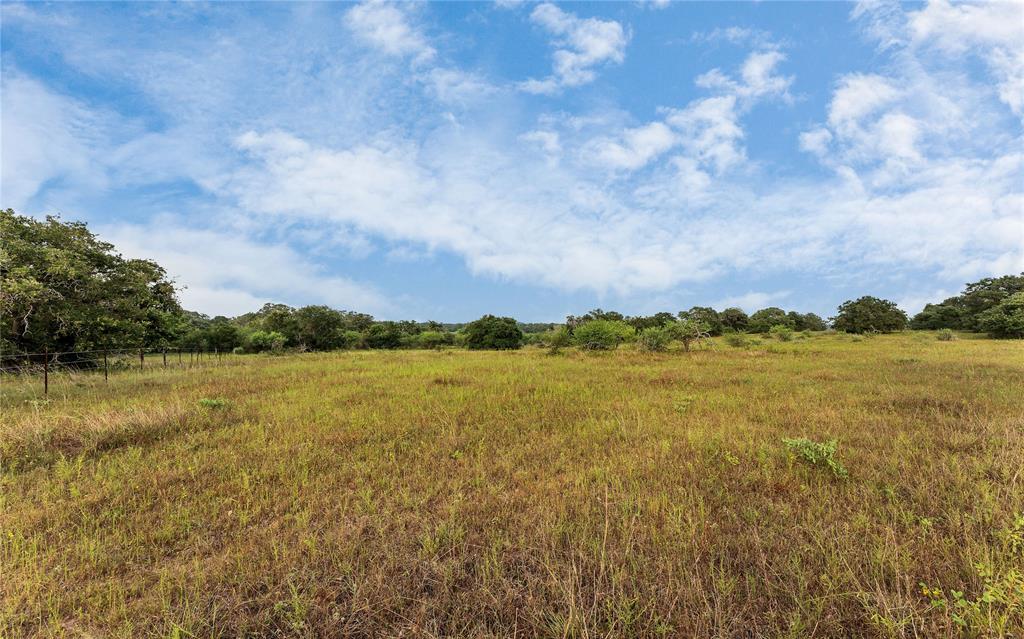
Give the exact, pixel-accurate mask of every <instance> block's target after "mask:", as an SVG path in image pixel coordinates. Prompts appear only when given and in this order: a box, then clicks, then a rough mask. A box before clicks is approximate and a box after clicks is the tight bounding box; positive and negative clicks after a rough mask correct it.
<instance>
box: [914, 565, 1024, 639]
mask: <svg viewBox="0 0 1024 639" xmlns="http://www.w3.org/2000/svg"><path fill="white" fill-rule="evenodd" d="M974 569H975V570H976V571H977V573H978V576H979V577H981V578H982V580H983V581H984V586H982V591H981V594H980V595H979V596H978V597H977V598H975V599H972V598H970V597H969V596H967V595H966V594H965V593H964V592H963V591H960V590H953V589H952V588H951V589H950V590H949V592H946V591H944V590H942V589H941V588H931V587H929V586H928V585H927V584H925V583H924V582H921V583H920V584H919V585H920V586H921V593H922V594H923V595H924V596H925V597H927V598H928V601H929V603H931V606H932V608H934V609H936V610H941V611H942V612H945V613H946V614H948V615H949V618H950V619H952V621H953V623H955V624H956V625H957V626H960V628H962V629H963V630H964V631H966V632H969V633H971V634H972V636H974V633H977V632H981V631H987V632H991V633H992V634H991V635H985V636H992V637H1005V636H1009V635H1007V634H1005V633H1006V631H1007V630H1009V629H1010V628H1012V627H1013V626H1014V625H1015V622H1014V620H1015V619H1016V620H1019V619H1020V618H1021V615H1024V572H1021V571H1020V570H1019V569H1018V568H1010V569H1009V570H1007V571H1005V572H1003V573H1002V574H997V571H995V570H994V569H993V568H992V566H990V565H989V564H986V563H984V562H979V563H977V564H975V566H974ZM979 636H980V635H979Z"/></svg>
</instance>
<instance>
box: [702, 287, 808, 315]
mask: <svg viewBox="0 0 1024 639" xmlns="http://www.w3.org/2000/svg"><path fill="white" fill-rule="evenodd" d="M791 294H792V292H791V291H773V292H762V291H750V292H747V293H744V294H743V295H733V296H730V297H723V298H722V299H720V300H717V301H715V302H714V303H713V304H712V306H713V307H714V308H718V309H722V308H732V307H736V308H739V309H742V310H743V311H745V312H747V313H753V312H755V311H759V310H761V309H762V308H766V307H768V306H772V305H775V304H780V303H782V301H783V300H785V299H786V298H787V297H789V296H790V295H791Z"/></svg>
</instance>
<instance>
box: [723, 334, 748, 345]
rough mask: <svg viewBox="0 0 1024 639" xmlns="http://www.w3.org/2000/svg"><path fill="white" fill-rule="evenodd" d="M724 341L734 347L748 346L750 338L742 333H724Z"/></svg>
mask: <svg viewBox="0 0 1024 639" xmlns="http://www.w3.org/2000/svg"><path fill="white" fill-rule="evenodd" d="M723 339H725V343H726V344H728V345H729V346H732V347H734V348H746V347H747V346H750V339H749V338H748V337H747V336H746V335H744V334H743V333H726V334H725V337H724V338H723Z"/></svg>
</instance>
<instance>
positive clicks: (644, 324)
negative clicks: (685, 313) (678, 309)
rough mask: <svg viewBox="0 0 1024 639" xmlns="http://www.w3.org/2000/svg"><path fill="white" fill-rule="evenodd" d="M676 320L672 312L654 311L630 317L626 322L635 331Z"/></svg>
mask: <svg viewBox="0 0 1024 639" xmlns="http://www.w3.org/2000/svg"><path fill="white" fill-rule="evenodd" d="M674 321H676V317H675V315H673V314H672V313H666V312H664V311H662V312H660V313H655V314H654V315H640V316H637V317H630V318H629V319H627V320H626V322H627V323H628V324H629V325H630V326H632V327H633V328H634V329H635V330H636V332H637V333H639V332H641V331H643V330H644V329H645V328H652V327H659V326H664V325H666V324H668V323H669V322H674Z"/></svg>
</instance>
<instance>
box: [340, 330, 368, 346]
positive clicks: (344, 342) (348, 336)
mask: <svg viewBox="0 0 1024 639" xmlns="http://www.w3.org/2000/svg"><path fill="white" fill-rule="evenodd" d="M339 341H340V342H341V347H342V348H344V349H353V348H363V347H364V346H365V343H364V342H363V334H362V333H360V332H359V331H343V332H342V333H341V339H340V340H339Z"/></svg>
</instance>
